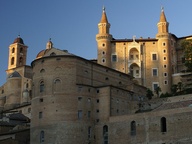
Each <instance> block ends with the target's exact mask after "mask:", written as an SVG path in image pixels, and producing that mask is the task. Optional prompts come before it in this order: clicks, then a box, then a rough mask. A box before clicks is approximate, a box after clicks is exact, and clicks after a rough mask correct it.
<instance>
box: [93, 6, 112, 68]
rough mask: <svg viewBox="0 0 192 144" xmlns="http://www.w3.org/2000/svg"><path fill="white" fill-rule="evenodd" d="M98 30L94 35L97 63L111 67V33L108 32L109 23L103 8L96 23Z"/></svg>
mask: <svg viewBox="0 0 192 144" xmlns="http://www.w3.org/2000/svg"><path fill="white" fill-rule="evenodd" d="M98 29H99V32H98V34H97V35H96V41H97V63H99V64H101V65H104V66H107V67H111V40H112V35H110V33H109V29H110V23H108V20H107V15H106V12H105V8H103V13H102V17H101V21H100V23H99V24H98Z"/></svg>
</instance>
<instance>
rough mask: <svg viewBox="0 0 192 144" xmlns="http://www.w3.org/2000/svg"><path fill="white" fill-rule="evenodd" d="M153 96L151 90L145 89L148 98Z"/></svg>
mask: <svg viewBox="0 0 192 144" xmlns="http://www.w3.org/2000/svg"><path fill="white" fill-rule="evenodd" d="M153 96H154V94H153V92H152V91H151V90H150V89H147V94H146V97H147V98H148V99H149V100H150V99H152V97H153Z"/></svg>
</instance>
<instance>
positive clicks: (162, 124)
mask: <svg viewBox="0 0 192 144" xmlns="http://www.w3.org/2000/svg"><path fill="white" fill-rule="evenodd" d="M161 132H167V124H166V118H165V117H162V118H161Z"/></svg>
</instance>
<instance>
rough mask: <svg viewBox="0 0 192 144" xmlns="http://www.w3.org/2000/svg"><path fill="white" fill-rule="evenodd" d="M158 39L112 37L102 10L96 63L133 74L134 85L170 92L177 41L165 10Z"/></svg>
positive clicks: (159, 25)
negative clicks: (170, 29)
mask: <svg viewBox="0 0 192 144" xmlns="http://www.w3.org/2000/svg"><path fill="white" fill-rule="evenodd" d="M157 27H158V32H157V34H156V38H142V37H141V38H139V39H136V38H135V37H134V38H133V39H115V38H113V36H112V35H111V34H110V23H109V22H108V19H107V15H106V11H105V9H104V8H103V12H102V17H101V20H100V22H99V24H98V29H99V32H98V34H97V35H96V41H97V45H98V55H97V58H98V59H97V62H98V63H99V64H101V65H104V66H107V67H110V68H112V69H115V70H118V71H121V72H124V73H126V74H130V75H132V76H133V77H134V78H135V82H136V83H138V84H141V85H143V86H146V87H148V88H150V89H151V90H155V89H156V88H157V87H160V88H161V90H162V92H170V87H171V84H172V74H174V73H176V72H177V61H176V59H177V58H176V55H175V53H176V48H175V45H174V44H175V43H176V38H175V36H174V35H172V34H170V33H169V30H168V27H169V23H168V22H167V20H166V16H165V13H164V9H162V10H161V14H160V20H159V22H158V23H157Z"/></svg>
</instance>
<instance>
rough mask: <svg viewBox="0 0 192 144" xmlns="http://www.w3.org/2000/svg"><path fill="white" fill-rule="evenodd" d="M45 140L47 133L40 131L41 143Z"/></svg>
mask: <svg viewBox="0 0 192 144" xmlns="http://www.w3.org/2000/svg"><path fill="white" fill-rule="evenodd" d="M44 141H45V133H44V131H41V132H40V143H43V142H44Z"/></svg>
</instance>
